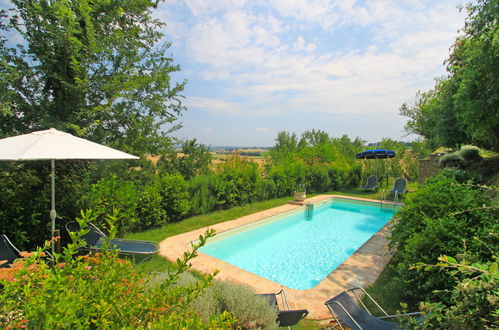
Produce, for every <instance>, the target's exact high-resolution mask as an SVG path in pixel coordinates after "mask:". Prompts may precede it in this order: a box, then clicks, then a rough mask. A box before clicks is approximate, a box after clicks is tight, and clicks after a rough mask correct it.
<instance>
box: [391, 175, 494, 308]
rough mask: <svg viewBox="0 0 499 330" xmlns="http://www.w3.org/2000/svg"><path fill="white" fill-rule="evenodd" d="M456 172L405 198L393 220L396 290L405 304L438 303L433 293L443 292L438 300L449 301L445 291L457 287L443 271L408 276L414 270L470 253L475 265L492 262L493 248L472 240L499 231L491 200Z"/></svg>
mask: <svg viewBox="0 0 499 330" xmlns="http://www.w3.org/2000/svg"><path fill="white" fill-rule="evenodd" d="M452 173H460V172H459V171H457V172H453V171H444V172H443V173H441V174H439V175H437V176H435V177H434V178H431V179H429V180H427V182H426V184H425V186H423V187H422V188H420V189H419V190H418V191H416V192H415V193H413V194H410V195H408V196H407V199H406V201H405V205H404V207H403V208H402V209H401V210H400V211H399V212H398V213H397V214H396V216H395V218H394V222H393V225H392V237H391V242H390V244H391V247H393V248H396V253H395V255H394V258H393V260H392V271H393V272H394V274H395V280H394V281H395V282H398V283H394V284H393V285H399V287H400V288H403V291H404V293H405V297H404V299H405V300H406V301H408V302H410V303H412V304H414V303H416V302H419V301H422V300H425V299H428V298H429V297H432V299H437V298H436V297H435V296H433V295H432V292H433V291H434V290H444V291H443V292H442V293H441V294H440V296H439V297H438V299H441V300H442V301H443V302H444V303H445V302H448V301H449V299H450V297H449V294H448V293H446V291H445V290H447V289H450V288H452V287H453V280H452V279H451V278H449V277H448V276H445V274H443V273H442V272H429V273H419V272H410V271H408V269H409V267H410V265H412V264H415V263H416V262H423V263H432V262H433V261H434V260H436V259H437V258H438V257H439V255H441V254H447V255H460V254H463V253H465V252H469V253H470V254H472V255H474V256H475V257H476V259H477V260H474V261H477V262H479V261H481V260H486V259H488V258H490V257H491V252H490V250H489V249H487V248H485V247H484V245H483V244H481V243H479V242H478V241H476V240H473V239H472V238H473V237H479V238H481V239H482V240H486V238H485V237H488V233H489V232H493V231H494V230H496V229H497V228H496V229H494V226H495V219H496V218H497V214H496V211H495V210H496V209H495V208H494V207H491V206H492V203H493V201H492V199H491V195H490V194H489V193H488V191H487V190H484V189H483V188H482V187H480V186H476V185H473V184H470V183H466V184H463V183H460V182H459V181H458V180H456V179H455V178H454V177H452V176H451V174H452ZM487 239H490V238H487ZM463 241H465V242H466V245H465V247H464V246H463V244H462V242H463ZM488 243H489V244H490V245H494V244H497V242H488Z"/></svg>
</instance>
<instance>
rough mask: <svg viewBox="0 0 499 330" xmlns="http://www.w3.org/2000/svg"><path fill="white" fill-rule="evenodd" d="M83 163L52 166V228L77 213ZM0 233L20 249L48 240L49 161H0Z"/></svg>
mask: <svg viewBox="0 0 499 330" xmlns="http://www.w3.org/2000/svg"><path fill="white" fill-rule="evenodd" d="M87 174H88V165H87V163H86V162H85V161H57V163H56V190H55V193H56V209H57V216H58V217H57V221H56V226H57V227H56V229H63V228H64V224H65V223H66V222H68V221H70V219H74V217H75V216H76V215H77V214H78V210H79V209H78V202H77V201H78V199H79V198H80V196H81V195H82V194H83V191H82V186H83V185H82V182H85V180H86V177H87ZM0 186H1V187H2V193H1V194H0V233H8V235H9V237H10V238H11V239H12V240H13V241H14V242H15V244H16V246H18V247H19V248H20V249H23V250H24V249H32V248H34V247H35V246H38V245H41V244H43V242H44V241H45V240H46V239H47V238H48V237H50V218H49V212H50V194H51V188H50V162H47V161H26V162H0Z"/></svg>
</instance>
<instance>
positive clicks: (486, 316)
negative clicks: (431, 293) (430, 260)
mask: <svg viewBox="0 0 499 330" xmlns="http://www.w3.org/2000/svg"><path fill="white" fill-rule="evenodd" d="M438 259H439V263H438V264H436V265H427V264H423V263H418V264H417V265H416V266H415V267H414V268H416V269H419V270H421V269H424V270H426V271H435V270H434V269H435V268H438V269H442V270H445V271H446V273H447V274H446V275H447V276H449V277H452V278H454V281H455V282H454V283H455V284H454V287H453V288H452V289H451V295H450V302H449V304H447V305H446V304H443V303H441V302H437V303H422V304H421V306H420V308H421V310H422V311H423V312H425V318H424V320H423V323H422V324H415V323H414V322H411V323H412V324H411V325H412V327H413V328H414V329H444V328H445V329H495V328H496V326H497V324H498V323H499V314H498V310H499V272H498V270H497V256H495V257H494V259H495V262H486V263H474V264H470V263H468V262H467V261H466V260H464V259H463V260H461V261H457V260H456V259H454V258H452V257H448V256H441V257H439V258H438ZM463 276H464V278H463ZM412 327H411V328H412Z"/></svg>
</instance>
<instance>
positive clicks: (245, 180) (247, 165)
mask: <svg viewBox="0 0 499 330" xmlns="http://www.w3.org/2000/svg"><path fill="white" fill-rule="evenodd" d="M216 177H217V179H216V192H217V195H216V196H217V203H218V205H219V208H221V209H226V208H230V207H233V206H238V205H244V204H248V203H251V202H254V201H255V200H256V186H257V182H258V180H259V179H260V174H259V172H258V164H256V163H254V162H251V161H248V160H245V159H243V158H241V157H239V156H237V155H234V156H232V157H230V158H229V159H227V161H226V162H224V163H221V164H219V165H218V168H217V172H216Z"/></svg>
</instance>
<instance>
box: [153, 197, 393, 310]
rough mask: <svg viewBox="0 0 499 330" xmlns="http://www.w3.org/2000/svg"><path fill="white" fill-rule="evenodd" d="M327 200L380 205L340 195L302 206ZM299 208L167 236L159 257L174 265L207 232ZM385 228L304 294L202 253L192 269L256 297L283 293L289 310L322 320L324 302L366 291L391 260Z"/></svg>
mask: <svg viewBox="0 0 499 330" xmlns="http://www.w3.org/2000/svg"><path fill="white" fill-rule="evenodd" d="M331 198H343V199H345V198H346V199H353V200H358V201H365V202H374V203H378V204H379V203H380V201H378V200H373V199H366V198H360V197H351V196H344V195H318V196H314V197H312V198H308V199H306V201H305V202H306V203H320V202H323V201H326V200H328V199H331ZM303 207H304V205H294V204H285V205H281V206H277V207H274V208H271V209H268V210H264V211H260V212H256V213H253V214H250V215H246V216H243V217H239V218H237V219H234V220H228V221H224V222H221V223H218V224H215V225H212V226H207V227H203V228H200V229H197V230H193V231H190V232H187V233H182V234H179V235H175V236H171V237H168V238H166V239H165V240H163V241H161V242H160V254H161V255H162V256H164V257H166V258H168V259H169V260H172V261H174V260H176V259H177V258H181V257H182V254H183V253H184V251H186V250H190V249H191V242H195V241H197V240H198V238H199V235H202V234H203V233H204V232H205V231H206V230H207V229H215V230H216V231H217V232H220V233H221V232H225V231H228V230H231V229H234V228H237V227H241V226H244V225H247V224H251V223H254V222H256V221H260V220H263V219H265V218H269V217H273V216H276V215H279V214H282V213H287V212H291V211H293V210H297V209H300V208H303ZM389 225H390V221H389V222H388V223H387V224H385V225H384V226H383V227H382V228H381V229H380V230H378V231H377V232H376V233H375V234H374V235H373V236H372V237H371V238H370V239H369V240H367V241H366V242H365V243H364V244H363V245H362V246H361V247H360V248H359V249H357V250H356V251H355V252H354V253H353V254H352V255H351V256H350V257H349V258H347V259H346V260H345V261H344V262H343V263H342V264H341V265H340V266H338V267H337V268H336V269H335V270H333V271H332V272H331V273H330V274H329V275H327V276H326V277H325V278H324V279H323V280H322V281H321V282H320V283H319V284H317V285H316V286H315V287H313V288H311V289H307V290H297V289H291V288H288V287H286V286H284V285H282V284H279V283H276V282H273V281H271V280H269V279H266V278H263V277H260V276H258V275H255V274H253V273H250V272H248V271H246V270H243V269H241V268H238V267H236V266H233V265H231V264H228V263H226V262H224V261H222V260H219V259H216V258H214V257H211V256H209V255H207V254H204V253H202V252H198V256H197V257H196V258H195V259H193V260H192V262H191V263H192V269H194V270H197V271H201V272H205V273H212V272H214V271H215V270H219V274H218V275H217V276H216V278H217V279H219V280H224V281H231V282H236V283H239V284H245V285H247V286H249V287H251V288H253V289H254V290H255V291H256V292H257V293H266V292H278V291H279V290H281V289H284V290H285V291H286V295H287V297H288V301H289V303H290V307H291V308H292V309H308V310H309V312H310V314H309V318H311V319H324V318H327V317H330V313H329V311H328V310H327V308H326V307H325V306H324V302H325V301H327V300H328V299H330V298H331V297H333V296H334V295H336V294H338V293H340V292H342V291H343V290H347V289H349V288H352V287H355V286H360V287H366V286H368V285H370V284H372V283H374V282H375V281H376V279H377V278H378V277H379V275H380V274H381V272H382V271H383V269H384V268H385V267H386V265H387V264H388V262H389V261H390V259H391V254H390V253H389V250H388V241H387V239H386V238H387V237H388V236H389V235H390V232H389V229H388V227H389Z"/></svg>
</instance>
